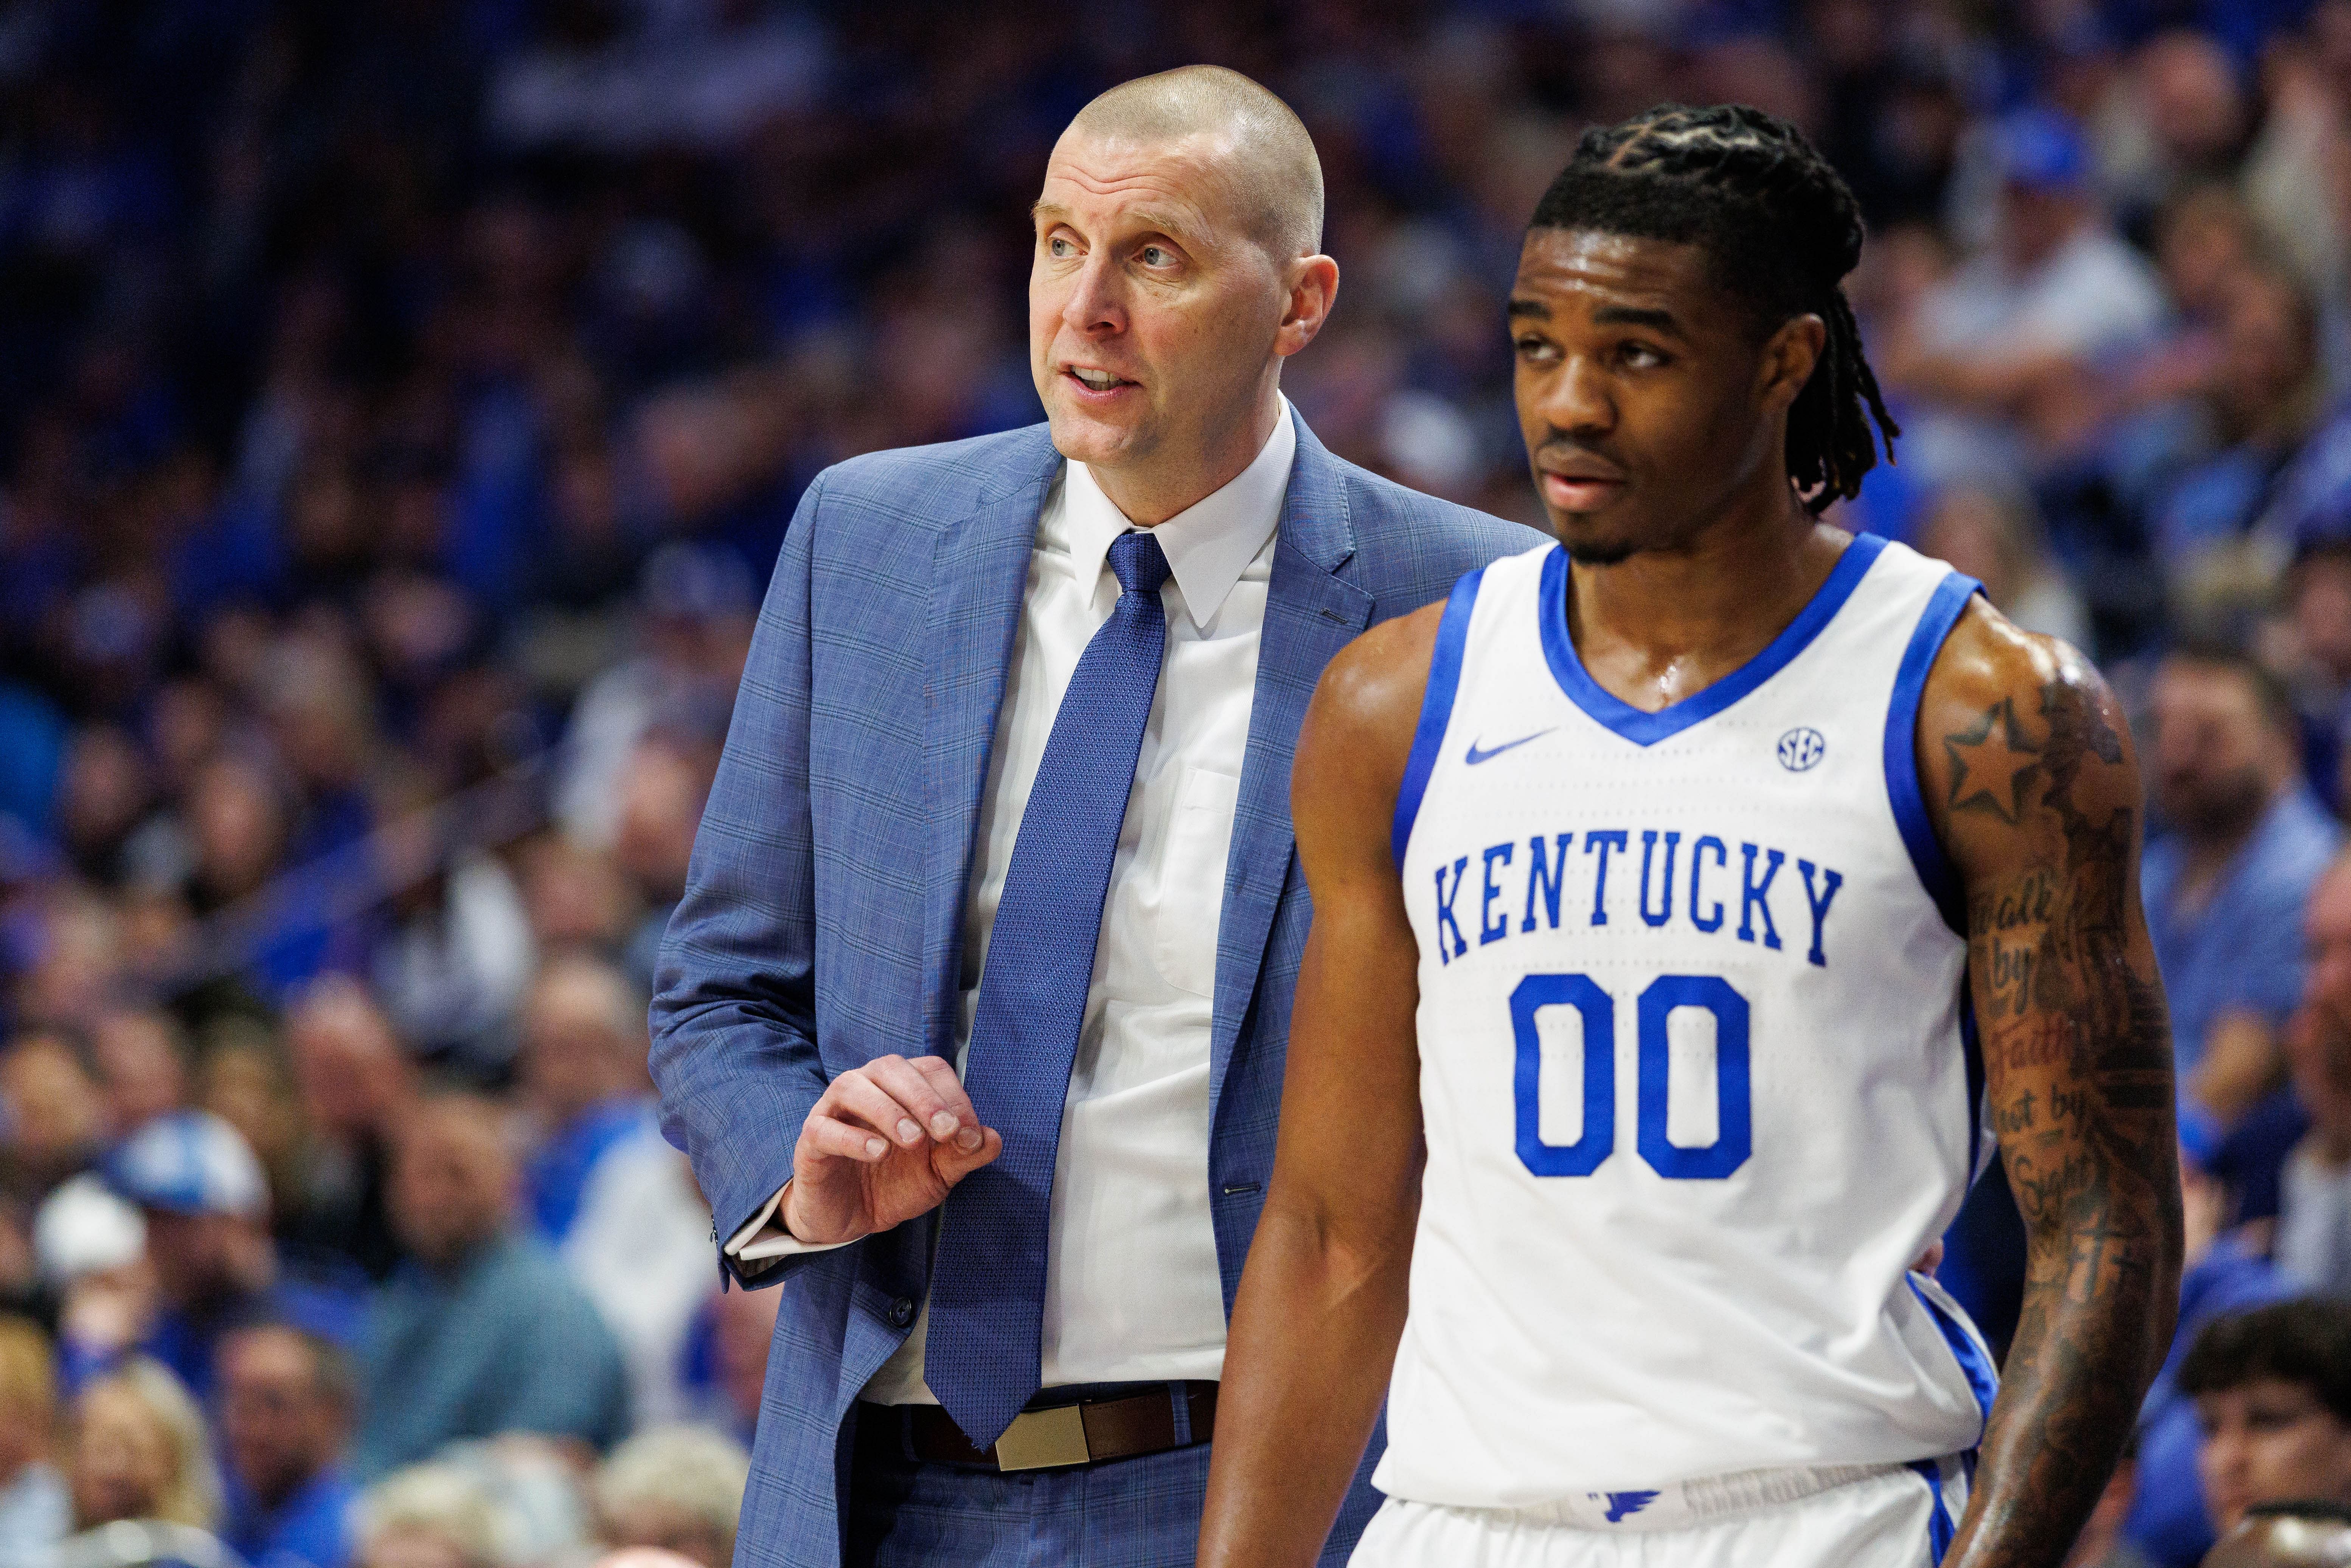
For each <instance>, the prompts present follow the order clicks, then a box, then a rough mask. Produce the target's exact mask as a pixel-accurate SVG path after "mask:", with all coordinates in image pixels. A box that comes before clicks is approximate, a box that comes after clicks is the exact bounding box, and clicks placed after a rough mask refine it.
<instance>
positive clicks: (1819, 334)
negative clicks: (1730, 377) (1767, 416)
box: [1755, 311, 1829, 413]
mask: <svg viewBox="0 0 2351 1568" xmlns="http://www.w3.org/2000/svg"><path fill="white" fill-rule="evenodd" d="M1828 341H1829V328H1828V323H1827V322H1825V321H1823V320H1822V319H1820V318H1819V317H1818V316H1815V315H1813V313H1812V312H1810V311H1806V312H1805V313H1804V314H1803V315H1802V316H1796V317H1792V318H1791V319H1788V320H1785V321H1782V323H1780V329H1779V330H1778V331H1776V332H1774V333H1772V334H1771V338H1770V339H1769V340H1766V341H1765V342H1764V344H1763V354H1762V358H1761V362H1760V363H1759V364H1758V365H1757V366H1756V370H1755V375H1756V386H1755V401H1756V403H1757V405H1758V406H1759V407H1761V409H1762V410H1763V412H1764V413H1785V412H1786V411H1787V410H1789V409H1790V408H1792V407H1793V406H1794V405H1795V402H1796V399H1797V397H1798V396H1799V395H1800V394H1801V393H1802V392H1803V390H1804V383H1805V382H1809V381H1811V380H1812V379H1813V367H1814V366H1816V365H1818V364H1819V363H1820V362H1821V354H1822V352H1823V350H1826V349H1827V347H1828Z"/></svg>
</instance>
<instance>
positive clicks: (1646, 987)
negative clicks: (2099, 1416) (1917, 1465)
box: [1374, 537, 1994, 1519]
mask: <svg viewBox="0 0 2351 1568" xmlns="http://www.w3.org/2000/svg"><path fill="white" fill-rule="evenodd" d="M1975 590H1976V584H1975V583H1974V582H1973V581H1971V580H1969V579H1967V578H1964V577H1960V576H1959V575H1958V574H1956V573H1954V572H1951V571H1950V570H1949V569H1947V568H1946V567H1944V566H1943V565H1941V564H1940V563H1939V562H1935V561H1930V560H1928V559H1925V558H1923V557H1921V556H1919V555H1917V554H1916V553H1914V552H1913V551H1911V550H1909V549H1905V548H1904V547H1903V546H1901V545H1898V544H1889V543H1887V542H1886V541H1885V540H1883V539H1880V538H1873V537H1864V538H1857V539H1855V541H1854V542H1853V544H1851V545H1850V546H1848V547H1847V548H1846V549H1845V551H1844V555H1843V556H1842V557H1840V558H1839V559H1838V561H1837V564H1836V566H1835V567H1834V570H1832V571H1831V572H1830V574H1829V577H1828V580H1827V581H1826V582H1824V583H1823V585H1822V587H1821V589H1820V591H1819V592H1818V593H1817V594H1815V595H1814V596H1813V600H1812V601H1811V603H1810V604H1809V605H1808V606H1807V607H1806V608H1805V609H1804V611H1803V612H1802V613H1801V614H1799V615H1798V616H1797V617H1796V619H1795V621H1794V622H1792V624H1791V625H1790V626H1789V627H1788V628H1787V630H1786V631H1784V632H1782V633H1781V634H1780V636H1779V637H1778V638H1777V639H1776V640H1775V641H1773V643H1771V646H1769V647H1768V648H1766V649H1765V650H1764V651H1763V652H1762V653H1759V654H1757V655H1756V657H1755V658H1754V659H1753V660H1751V661H1750V662H1749V663H1748V664H1745V665H1744V666H1742V667H1741V668H1740V669H1739V670H1738V671H1737V672H1735V673H1734V674H1730V675H1728V676H1726V677H1724V678H1723V679H1722V680H1720V681H1718V682H1716V683H1715V684H1714V685H1711V686H1708V688H1706V690H1704V691H1702V692H1699V693H1698V694H1697V695H1694V696H1691V697H1689V698H1687V699H1685V700H1684V701H1682V702H1679V703H1677V704H1675V705H1674V706H1671V707H1668V708H1667V709H1665V710H1664V711H1662V712H1659V713H1654V714H1652V713H1643V712H1641V711H1640V710H1638V709H1635V708H1634V707H1632V706H1628V705H1627V704H1625V703H1623V702H1621V701H1619V700H1618V699H1616V698H1615V697H1614V696H1611V695H1608V693H1606V692H1605V691H1604V690H1603V689H1602V688H1601V687H1600V686H1599V685H1596V684H1595V683H1594V682H1593V680H1592V678H1591V677H1590V676H1589V675H1588V674H1585V672H1584V670H1583V664H1582V663H1581V662H1580V660H1579V659H1578V656H1577V653H1576V651H1575V648H1574V645H1573V641H1572V640H1571V638H1570V637H1569V635H1568V630H1567V619H1566V604H1567V591H1568V570H1567V557H1566V555H1565V554H1564V552H1562V550H1561V549H1559V548H1558V547H1556V546H1546V547H1544V548H1543V549H1538V550H1534V551H1531V552H1530V553H1528V554H1526V555H1522V556H1518V557H1514V558H1512V559H1508V560H1500V561H1497V562H1495V563H1494V564H1493V565H1491V566H1489V567H1487V568H1486V569H1485V570H1484V571H1483V572H1482V573H1479V574H1476V575H1473V576H1472V577H1470V578H1467V579H1465V580H1463V581H1462V583H1461V585H1460V586H1459V587H1458V588H1457V589H1456V590H1455V591H1454V594H1453V598H1452V600H1451V601H1450V602H1449V603H1448V604H1447V609H1446V611H1445V614H1444V619H1443V622H1442V624H1441V627H1440V630H1439V632H1438V635H1437V649H1436V653H1435V656H1434V658H1433V660H1432V662H1431V667H1430V673H1429V682H1428V695H1427V698H1426V702H1425V704H1424V706H1423V708H1422V713H1421V720H1420V727H1419V731H1418V733H1417V735H1416V737H1415V740H1414V744H1413V750H1412V756H1411V761H1410V763H1409V765H1408V768H1407V770H1406V773H1405V783H1404V788H1403V791H1402V795H1401V798H1400V800H1398V803H1397V810H1396V824H1395V841H1396V855H1397V860H1398V862H1399V864H1400V866H1401V868H1402V876H1403V885H1404V892H1405V903H1406V904H1407V906H1408V907H1409V909H1410V911H1411V916H1412V924H1413V931H1414V935H1415V936H1417V937H1418V939H1419V944H1420V1009H1419V1015H1418V1025H1419V1040H1420V1095H1421V1110H1422V1115H1423V1119H1424V1122H1425V1124H1426V1136H1427V1149H1428V1163H1427V1169H1426V1176H1424V1178H1423V1183H1422V1196H1421V1209H1420V1220H1419V1228H1418V1232H1417V1237H1416V1243H1415V1249H1414V1252H1413V1260H1412V1276H1411V1311H1410V1313H1409V1316H1408V1318H1407V1320H1406V1322H1405V1329H1404V1337H1403V1341H1402V1343H1401V1344H1400V1345H1399V1347H1398V1350H1397V1354H1396V1363H1395V1380H1394V1384H1393V1385H1392V1387H1391V1390H1390V1393H1389V1397H1388V1409H1387V1420H1388V1449H1387V1456H1386V1458H1384V1459H1383V1460H1382V1461H1381V1463H1380V1466H1379V1469H1378V1472H1377V1474H1376V1475H1375V1476H1374V1484H1375V1485H1376V1486H1378V1487H1379V1489H1380V1490H1383V1491H1384V1492H1387V1493H1389V1494H1391V1495H1392V1496H1396V1497H1401V1498H1405V1499H1409V1500H1416V1501H1421V1502H1429V1503H1437V1504H1447V1505H1451V1506H1456V1507H1472V1508H1478V1507H1484V1508H1525V1507H1533V1506H1539V1505H1542V1504H1547V1503H1552V1502H1559V1501H1562V1500H1582V1499H1584V1498H1596V1497H1602V1496H1606V1497H1607V1498H1608V1499H1609V1500H1610V1505H1611V1508H1612V1512H1611V1514H1610V1517H1611V1518H1612V1519H1613V1518H1614V1517H1616V1511H1620V1510H1621V1509H1622V1508H1624V1507H1628V1506H1629V1507H1638V1506H1640V1503H1639V1501H1638V1500H1639V1499H1642V1498H1644V1497H1653V1496H1655V1495H1656V1491H1655V1489H1659V1488H1663V1487H1667V1486H1674V1485H1677V1484H1678V1483H1681V1482H1685V1481H1690V1480H1695V1479H1704V1478H1713V1477H1719V1476H1725V1475H1729V1474H1734V1473H1738V1472H1745V1471H1751V1470H1759V1469H1777V1468H1782V1467H1814V1466H1823V1465H1844V1464H1885V1463H1893V1462H1907V1461H1911V1460H1917V1459H1925V1458H1932V1457H1936V1456H1941V1455H1948V1454H1953V1453H1958V1452H1959V1451H1961V1450H1965V1449H1969V1448H1973V1447H1974V1446H1975V1445H1976V1443H1977V1441H1978V1439H1979V1438H1980V1436H1981V1434H1982V1430H1983V1425H1984V1419H1985V1416H1986V1414H1987V1413H1988V1411H1989V1408H1990V1404H1991V1396H1992V1393H1993V1388H1994V1385H1993V1381H1992V1372H1991V1357H1990V1356H1989V1355H1988V1354H1986V1353H1985V1351H1984V1348H1983V1345H1982V1343H1981V1341H1980V1339H1979V1337H1978V1336H1977V1334H1976V1332H1975V1329H1974V1327H1973V1325H1972V1324H1970V1323H1969V1322H1967V1320H1966V1317H1965V1315H1964V1314H1963V1313H1962V1312H1960V1311H1959V1308H1958V1307H1957V1305H1956V1304H1954V1303H1953V1302H1952V1301H1950V1299H1949V1296H1947V1295H1946V1294H1944V1293H1943V1292H1942V1291H1939V1290H1938V1288H1937V1287H1936V1286H1935V1285H1934V1284H1933V1282H1932V1281H1926V1280H1922V1279H1920V1278H1918V1277H1917V1276H1914V1275H1912V1274H1910V1273H1909V1271H1908V1266H1909V1265H1910V1263H1911V1262H1913V1261H1914V1260H1917V1258H1918V1256H1919V1255H1920V1254H1921V1252H1923V1251H1924V1250H1925V1249H1926V1248H1927V1247H1928V1244H1929V1243H1930V1242H1932V1241H1933V1240H1934V1239H1936V1238H1937V1237H1938V1236H1940V1235H1941V1234H1942V1232H1943V1230H1944V1229H1945V1228H1946V1227H1947V1226H1949V1223H1950V1221H1951V1219H1952V1218H1953V1216H1955V1215H1956V1214H1957V1213H1958V1211H1959V1203H1960V1200H1961V1198H1962V1197H1965V1196H1966V1192H1967V1188H1968V1184H1969V1183H1970V1180H1971V1179H1972V1178H1973V1176H1974V1174H1975V1172H1976V1170H1977V1168H1978V1166H1979V1163H1980V1159H1981V1157H1982V1155H1983V1154H1984V1153H1985V1152H1987V1151H1988V1150H1989V1148H1990V1146H1991V1145H1990V1141H1989V1139H1988V1138H1987V1137H1986V1136H1985V1135H1984V1134H1983V1133H1982V1130H1981V1128H1980V1121H1979V1117H1978V1115H1977V1112H1978V1109H1979V1106H1980V1099H1981V1075H1980V1067H1979V1066H1978V1062H1977V1059H1976V1056H1975V1052H1974V1051H1973V1030H1972V1027H1971V1026H1970V1023H1969V1020H1968V1018H1967V1012H1966V1007H1965V1001H1964V995H1963V988H1964V975H1965V970H1966V962H1967V948H1966V943H1965V942H1964V940H1963V939H1962V938H1961V936H1959V934H1958V932H1957V930H1956V929H1955V926H1956V925H1957V924H1958V922H1959V912H1958V910H1957V908H1956V902H1957V900H1956V892H1955V886H1954V883H1953V879H1952V877H1951V875H1950V872H1949V866H1948V865H1947V864H1946V863H1945V862H1944V859H1943V856H1942V853H1941V852H1940V850H1939V848H1938V845H1937V843H1936V840H1935V836H1934V833H1933V831H1932V828H1931V826H1930V824H1929V821H1928V816H1927V812H1926V810H1925V808H1924V805H1923V803H1922V802H1921V800H1920V799H1919V794H1918V782H1917V765H1916V760H1915V753H1914V750H1913V733H1914V730H1915V727H1916V724H1917V710H1918V700H1919V694H1920V691H1921V689H1922V687H1923V686H1924V685H1925V682H1926V676H1927V671H1928V666H1929V665H1930V664H1932V663H1933V661H1934V657H1935V654H1936V653H1937V652H1938V649H1939V648H1940V647H1941V644H1942V642H1943V639H1944V637H1945V636H1946V635H1947V634H1948V633H1949V630H1950V628H1951V625H1952V624H1953V622H1956V621H1957V619H1958V618H1959V612H1961V611H1962V610H1963V609H1964V608H1965V606H1966V603H1967V601H1968V598H1969V596H1970V594H1971V593H1972V592H1973V591H1975ZM1947 911H1948V912H1949V913H1948V914H1947V913H1946V912H1947ZM1626 1498H1630V1499H1635V1501H1634V1502H1632V1503H1630V1504H1625V1503H1622V1502H1621V1501H1619V1500H1622V1499H1626Z"/></svg>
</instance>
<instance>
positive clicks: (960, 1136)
mask: <svg viewBox="0 0 2351 1568" xmlns="http://www.w3.org/2000/svg"><path fill="white" fill-rule="evenodd" d="M956 1147H957V1148H960V1149H961V1150H963V1152H964V1153H966V1154H969V1153H971V1151H972V1150H974V1149H976V1148H977V1147H979V1129H978V1128H977V1127H966V1128H965V1129H964V1130H963V1131H962V1132H960V1133H957V1134H956Z"/></svg>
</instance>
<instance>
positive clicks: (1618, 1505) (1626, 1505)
mask: <svg viewBox="0 0 2351 1568" xmlns="http://www.w3.org/2000/svg"><path fill="white" fill-rule="evenodd" d="M1607 1496H1608V1522H1609V1523H1611V1524H1620V1523H1622V1522H1624V1520H1625V1515H1626V1514H1631V1513H1638V1512H1640V1511H1642V1510H1643V1509H1645V1508H1646V1507H1648V1506H1649V1505H1650V1504H1651V1503H1653V1502H1655V1501H1656V1500H1657V1494H1656V1492H1654V1491H1612V1492H1610V1493H1608V1494H1607Z"/></svg>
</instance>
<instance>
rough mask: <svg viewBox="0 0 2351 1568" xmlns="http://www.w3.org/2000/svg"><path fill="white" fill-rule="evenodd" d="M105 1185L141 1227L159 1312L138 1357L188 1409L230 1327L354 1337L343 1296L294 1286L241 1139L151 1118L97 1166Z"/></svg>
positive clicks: (208, 1384) (306, 1284)
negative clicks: (161, 1369)
mask: <svg viewBox="0 0 2351 1568" xmlns="http://www.w3.org/2000/svg"><path fill="white" fill-rule="evenodd" d="M103 1168H104V1174H105V1176H106V1180H107V1183H108V1185H109V1186H111V1187H113V1189H114V1190H115V1191H116V1192H117V1193H119V1194H120V1195H121V1196H122V1197H123V1198H124V1199H125V1200H127V1201H129V1202H131V1203H134V1204H137V1205H138V1206H139V1209H140V1212H141V1215H142V1217H143V1218H145V1220H146V1225H147V1256H148V1260H149V1261H150V1262H152V1264H153V1265H154V1268H155V1282H156V1287H157V1291H158V1293H159V1294H160V1296H161V1297H162V1310H161V1311H160V1312H158V1313H157V1314H156V1318H155V1322H154V1323H153V1325H152V1327H151V1328H150V1329H149V1331H148V1333H147V1337H146V1341H145V1343H143V1344H142V1345H141V1347H140V1348H141V1349H142V1350H143V1351H145V1352H146V1354H149V1355H152V1356H153V1357H154V1358H155V1359H156V1360H158V1361H160V1362H162V1364H164V1365H165V1366H166V1367H168V1368H170V1369H171V1371H172V1373H173V1374H174V1375H176V1376H178V1378H179V1379H180V1381H181V1382H182V1383H183V1384H184V1385H187V1387H188V1390H189V1391H190V1392H191V1393H192V1394H193V1395H194V1396H196V1397H197V1398H198V1399H199V1400H203V1399H207V1398H209V1397H210V1396H211V1393H212V1386H213V1370H214V1353H215V1351H216V1349H217V1347H218V1345H219V1343H220V1341H221V1339H222V1337H223V1336H224V1335H225V1334H227V1333H229V1332H230V1331H231V1330H233V1329H239V1328H246V1327H249V1326H251V1325H253V1324H256V1323H265V1322H286V1323H293V1324H295V1325H297V1326H298V1327H300V1328H304V1329H308V1331H310V1332H311V1333H316V1334H319V1335H322V1336H324V1337H326V1338H328V1339H331V1340H334V1341H337V1342H338V1343H351V1342H352V1341H353V1340H354V1339H356V1337H357V1335H358V1331H359V1324H360V1310H361V1303H360V1298H359V1295H358V1292H357V1291H356V1289H355V1287H353V1286H350V1285H343V1284H339V1283H336V1282H334V1281H326V1280H310V1279H296V1278H293V1277H291V1276H289V1275H288V1274H287V1271H286V1270H285V1269H284V1268H283V1267H282V1266H281V1265H280V1263H279V1261H278V1258H277V1249H276V1248H275V1246H274V1245H273V1244H272V1242H271V1240H270V1237H269V1188H268V1185H267V1183H266V1181H265V1180H264V1179H263V1176H262V1174H261V1164H260V1162H259V1161H258V1160H256V1159H255V1158H254V1156H253V1151H252V1149H251V1148H250V1147H248V1146H247V1145H246V1141H245V1138H244V1136H243V1135H242V1134H239V1133H238V1132H237V1130H236V1129H235V1128H234V1127H232V1126H230V1125H229V1124H227V1123H226V1122H225V1121H223V1120H221V1119H220V1118H219V1117H218V1116H215V1115H213V1114H211V1113H209V1112H204V1111H176V1112H173V1113H171V1114H169V1115H164V1116H158V1117H156V1118H155V1119H154V1120H153V1121H151V1122H149V1123H148V1124H146V1125H145V1126H143V1127H141V1128H140V1129H139V1131H138V1132H136V1133H134V1134H131V1137H129V1138H127V1139H125V1140H124V1141H123V1142H122V1143H121V1144H120V1145H118V1146H117V1147H116V1148H115V1149H114V1150H113V1151H112V1152H110V1154H109V1155H107V1158H106V1161H105V1165H104V1167H103Z"/></svg>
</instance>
